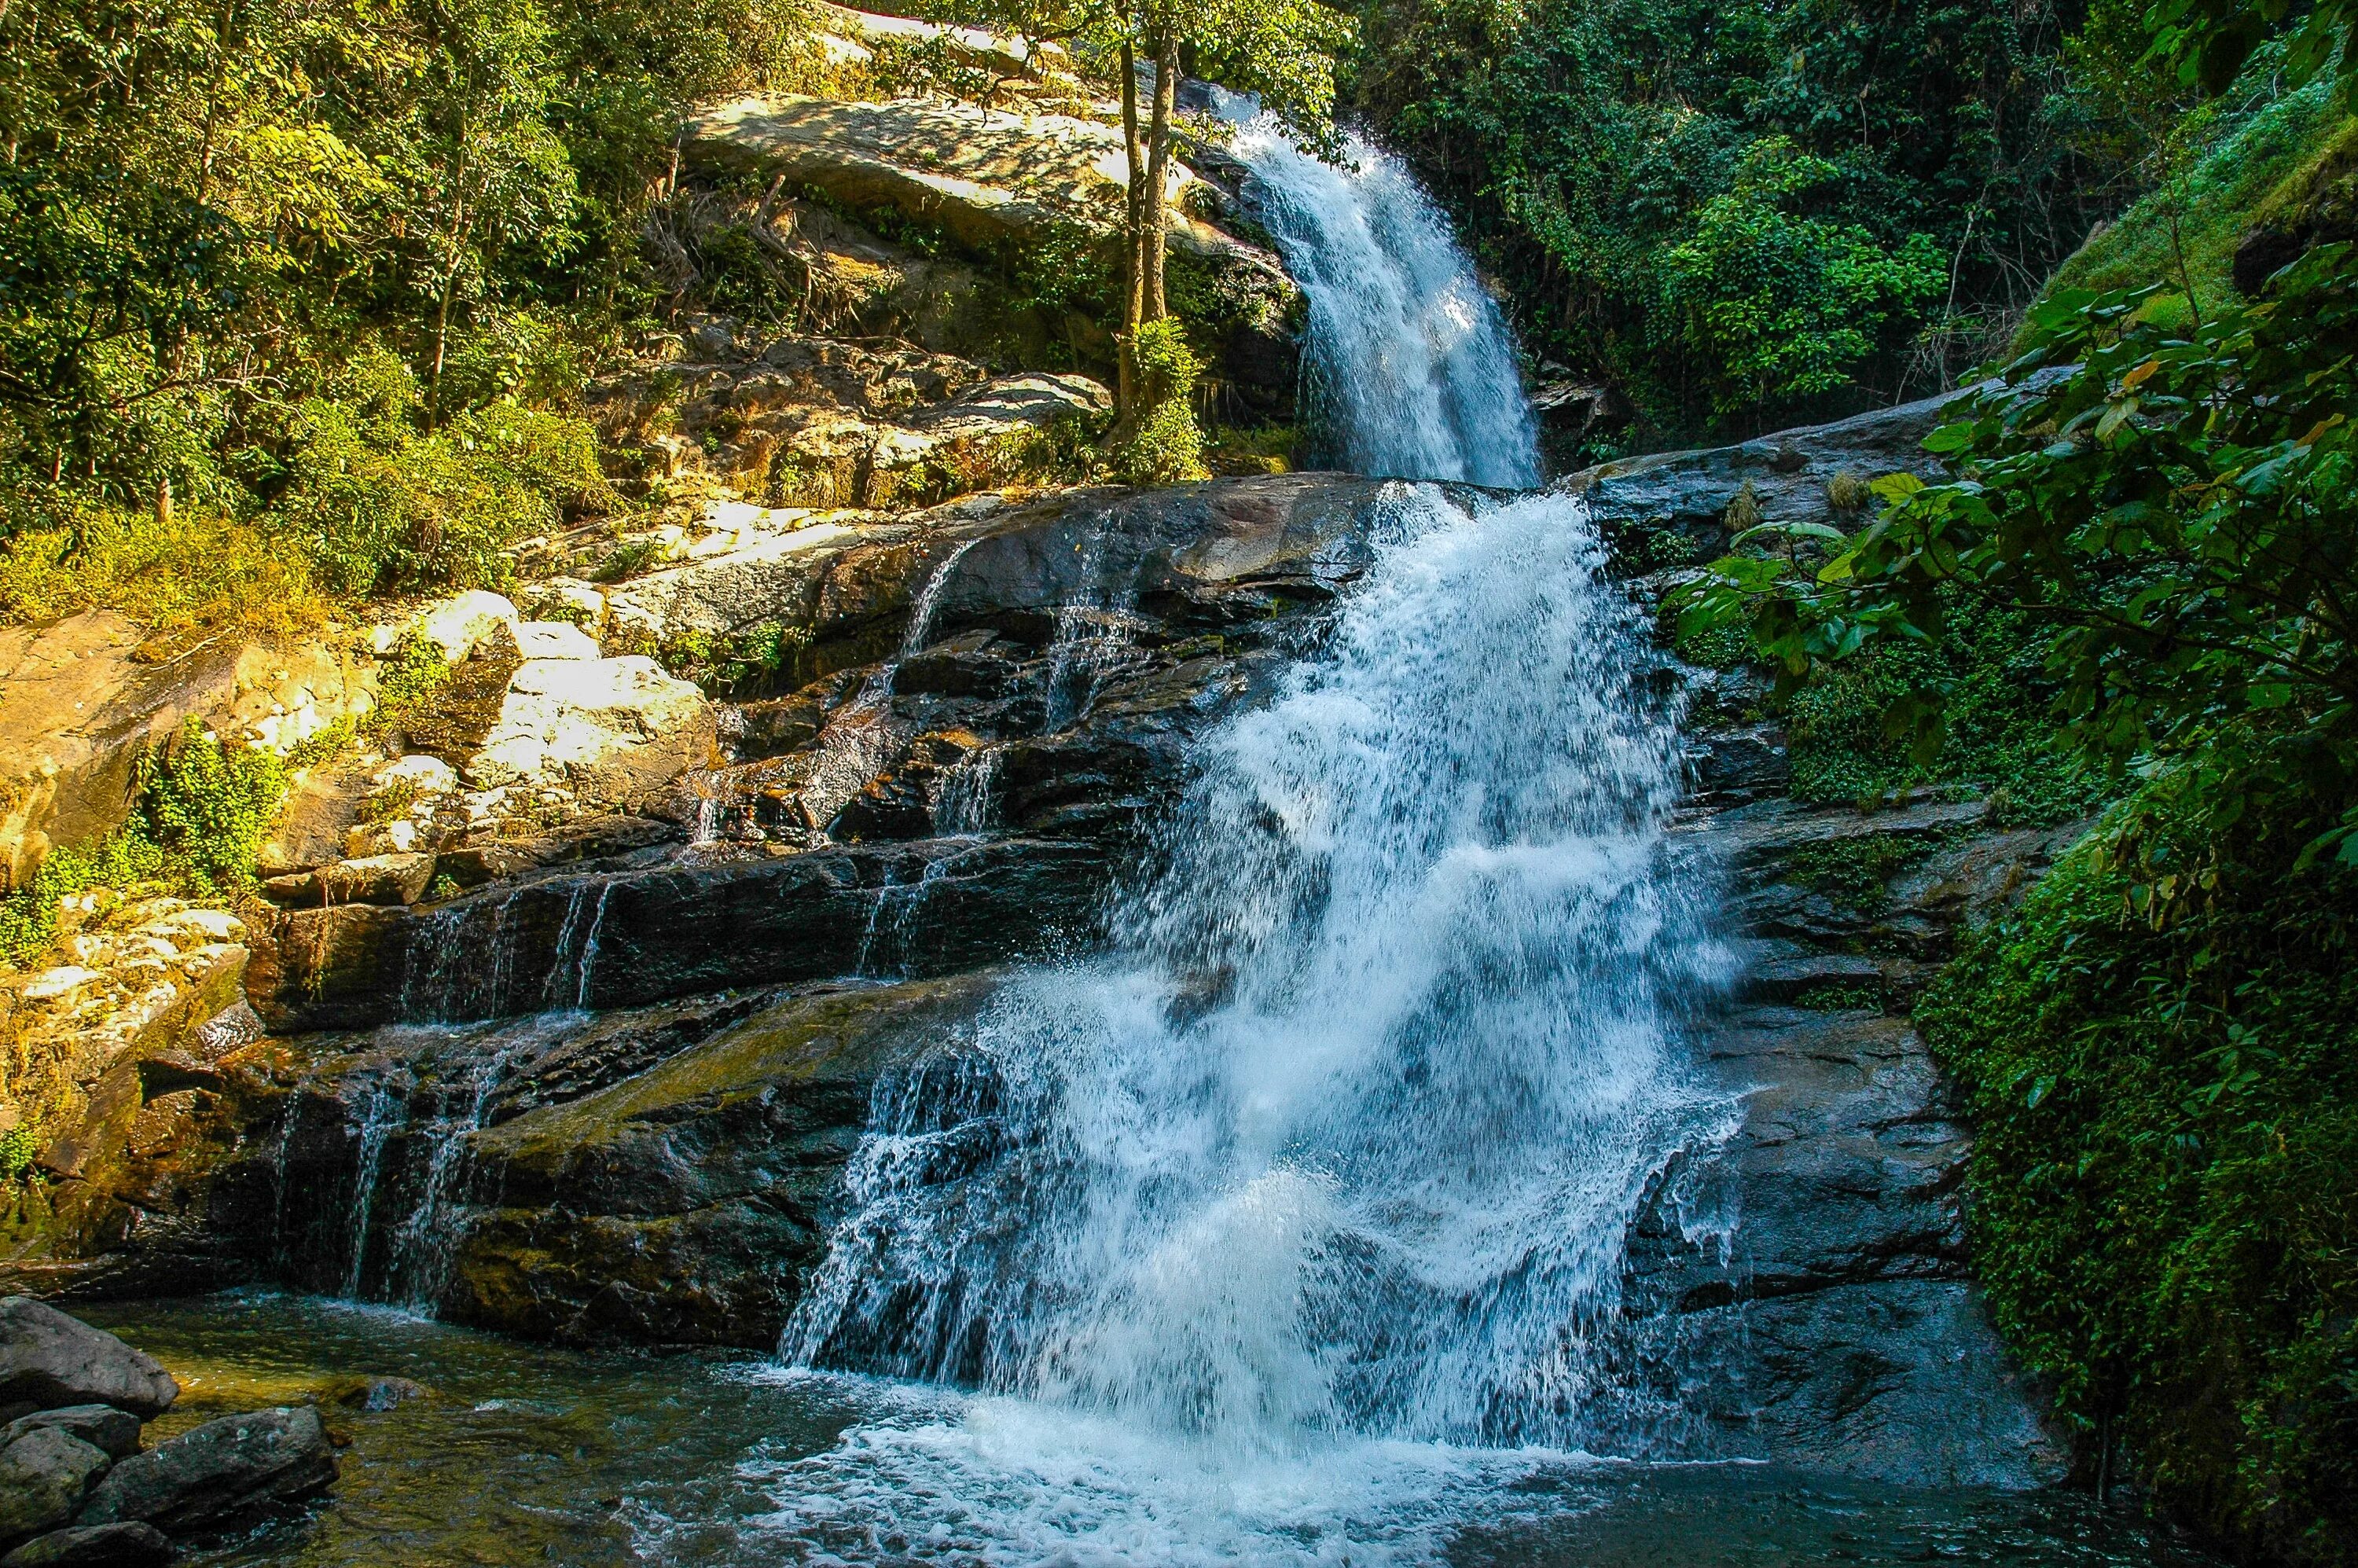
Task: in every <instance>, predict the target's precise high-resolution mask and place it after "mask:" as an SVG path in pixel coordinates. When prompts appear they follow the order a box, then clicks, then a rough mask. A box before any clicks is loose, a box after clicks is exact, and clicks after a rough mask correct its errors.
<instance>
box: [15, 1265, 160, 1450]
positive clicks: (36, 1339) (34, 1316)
mask: <svg viewBox="0 0 2358 1568" xmlns="http://www.w3.org/2000/svg"><path fill="white" fill-rule="evenodd" d="M179 1397H180V1385H179V1384H178V1383H176V1382H174V1381H173V1380H172V1375H171V1374H170V1373H169V1372H167V1371H165V1370H164V1368H162V1367H161V1366H159V1365H158V1364H157V1361H156V1359H155V1357H151V1356H148V1355H146V1353H144V1352H142V1351H138V1350H134V1349H133V1348H132V1347H131V1346H128V1345H125V1344H124V1343H123V1341H121V1340H120V1339H117V1338H115V1337H114V1336H113V1335H111V1334H108V1333H106V1332H105V1331H104V1330H103V1329H96V1328H92V1327H91V1326H90V1325H88V1324H85V1323H81V1322H80V1321H78V1320H76V1319H74V1318H70V1317H68V1316H67V1315H66V1314H63V1313H61V1312H59V1311H58V1309H57V1308H55V1307H53V1306H48V1305H45V1304H43V1303H40V1302H37V1301H35V1300H33V1299H32V1298H31V1297H30V1296H10V1297H8V1298H7V1299H6V1300H5V1301H0V1410H5V1409H6V1408H7V1407H9V1406H11V1405H13V1406H16V1407H17V1408H18V1409H23V1408H24V1407H26V1406H30V1407H32V1408H33V1409H35V1410H51V1409H55V1408H56V1407H58V1406H59V1405H85V1404H107V1405H113V1406H114V1407H115V1408H116V1409H117V1410H125V1411H130V1412H131V1413H132V1414H133V1415H135V1416H137V1417H139V1418H140V1419H141V1420H143V1421H146V1420H150V1419H152V1418H154V1417H156V1416H159V1415H162V1414H163V1413H164V1412H165V1411H168V1410H169V1409H171V1408H172V1401H173V1400H177V1399H178V1398H179Z"/></svg>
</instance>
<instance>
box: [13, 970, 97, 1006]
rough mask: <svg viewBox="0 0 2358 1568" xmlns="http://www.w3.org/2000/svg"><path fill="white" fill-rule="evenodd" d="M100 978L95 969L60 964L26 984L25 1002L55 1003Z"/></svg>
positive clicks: (44, 971) (43, 971) (42, 972)
mask: <svg viewBox="0 0 2358 1568" xmlns="http://www.w3.org/2000/svg"><path fill="white" fill-rule="evenodd" d="M99 978H100V975H99V972H98V971H97V970H96V969H85V968H82V967H81V965H79V964H60V965H59V966H58V967H57V968H54V969H44V970H42V971H41V972H40V973H39V974H38V975H35V976H34V977H33V978H32V979H31V980H30V981H29V982H27V985H26V987H25V989H24V993H23V994H24V998H25V1000H27V1001H55V1000H58V999H59V997H62V996H66V995H68V994H70V992H73V991H77V990H80V989H81V988H82V987H84V986H86V985H88V984H89V983H90V982H91V981H92V980H94V979H99Z"/></svg>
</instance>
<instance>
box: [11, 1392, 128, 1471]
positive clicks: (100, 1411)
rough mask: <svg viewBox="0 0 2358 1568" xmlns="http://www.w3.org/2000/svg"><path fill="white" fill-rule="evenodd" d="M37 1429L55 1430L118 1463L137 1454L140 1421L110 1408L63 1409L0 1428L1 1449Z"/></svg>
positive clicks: (49, 1411)
mask: <svg viewBox="0 0 2358 1568" xmlns="http://www.w3.org/2000/svg"><path fill="white" fill-rule="evenodd" d="M36 1427H54V1428H56V1429H57V1430H58V1431H59V1432H62V1433H65V1434H66V1435H67V1436H68V1437H74V1438H79V1439H81V1441H82V1442H84V1443H87V1444H90V1445H91V1446H92V1447H93V1448H96V1449H99V1450H101V1451H103V1453H105V1454H110V1455H112V1456H113V1457H114V1458H117V1459H121V1458H123V1457H124V1456H125V1455H126V1454H136V1453H138V1452H139V1418H138V1417H137V1416H135V1415H133V1414H132V1413H131V1412H130V1411H121V1410H116V1409H115V1408H114V1406H113V1405H66V1406H63V1407H61V1408H59V1409H57V1410H47V1411H35V1412H34V1413H33V1414H31V1415H27V1416H19V1417H17V1418H16V1420H15V1421H12V1422H9V1423H8V1424H7V1426H5V1428H0V1448H5V1447H6V1446H7V1445H8V1444H11V1443H14V1442H16V1439H18V1438H19V1437H22V1436H23V1435H25V1433H28V1432H31V1431H33V1430H34V1429H35V1428H36Z"/></svg>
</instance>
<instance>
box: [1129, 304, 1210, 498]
mask: <svg viewBox="0 0 2358 1568" xmlns="http://www.w3.org/2000/svg"><path fill="white" fill-rule="evenodd" d="M1122 351H1123V352H1125V353H1127V354H1129V355H1130V384H1131V387H1132V389H1133V395H1134V396H1135V397H1136V399H1137V404H1138V406H1139V408H1141V409H1142V410H1144V413H1143V415H1142V416H1141V417H1139V418H1138V419H1137V420H1136V422H1135V425H1134V427H1133V429H1132V431H1131V433H1130V438H1129V439H1127V440H1125V441H1123V442H1122V443H1121V444H1120V446H1119V447H1118V448H1117V449H1115V451H1114V454H1113V470H1114V473H1115V475H1116V476H1117V477H1118V478H1120V480H1122V481H1124V482H1125V483H1129V484H1178V483H1182V482H1184V481H1189V480H1198V479H1209V478H1210V477H1211V470H1209V469H1207V468H1206V467H1205V466H1204V432H1203V429H1202V427H1199V426H1198V425H1197V424H1196V423H1195V409H1194V408H1193V407H1192V406H1190V402H1189V399H1190V396H1191V395H1192V394H1193V393H1194V392H1195V381H1196V378H1197V377H1199V376H1200V375H1202V374H1203V373H1204V362H1203V361H1202V360H1201V359H1199V358H1197V357H1196V355H1195V350H1193V349H1191V348H1189V347H1188V346H1187V335H1186V330H1185V329H1184V327H1183V326H1182V325H1181V323H1180V322H1179V320H1178V319H1177V318H1175V317H1169V316H1166V317H1164V318H1163V319H1161V320H1159V321H1145V322H1141V323H1140V324H1139V327H1138V330H1136V331H1134V332H1132V333H1131V334H1130V336H1129V338H1128V339H1127V340H1126V341H1124V343H1123V344H1122Z"/></svg>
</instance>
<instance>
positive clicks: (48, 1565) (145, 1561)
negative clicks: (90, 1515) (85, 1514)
mask: <svg viewBox="0 0 2358 1568" xmlns="http://www.w3.org/2000/svg"><path fill="white" fill-rule="evenodd" d="M173 1556H174V1552H173V1550H172V1542H171V1541H170V1539H169V1538H168V1537H167V1536H166V1535H165V1534H164V1532H163V1531H162V1530H157V1528H156V1527H155V1526H154V1525H152V1524H89V1525H76V1526H73V1527H72V1528H70V1529H67V1530H51V1531H50V1532H49V1534H47V1535H43V1536H38V1537H36V1538H35V1539H33V1540H31V1541H27V1542H26V1543H25V1544H24V1545H22V1546H20V1547H18V1548H16V1551H14V1552H10V1553H8V1555H7V1556H5V1557H0V1568H164V1565H165V1564H166V1563H169V1562H171V1561H172V1558H173Z"/></svg>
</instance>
